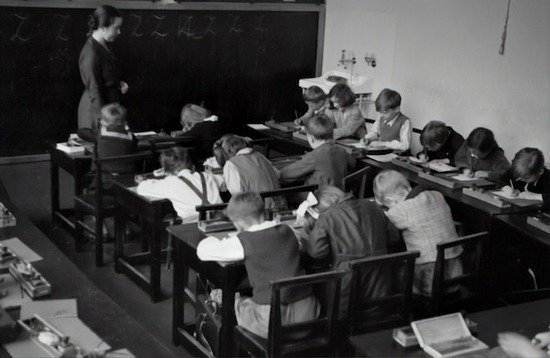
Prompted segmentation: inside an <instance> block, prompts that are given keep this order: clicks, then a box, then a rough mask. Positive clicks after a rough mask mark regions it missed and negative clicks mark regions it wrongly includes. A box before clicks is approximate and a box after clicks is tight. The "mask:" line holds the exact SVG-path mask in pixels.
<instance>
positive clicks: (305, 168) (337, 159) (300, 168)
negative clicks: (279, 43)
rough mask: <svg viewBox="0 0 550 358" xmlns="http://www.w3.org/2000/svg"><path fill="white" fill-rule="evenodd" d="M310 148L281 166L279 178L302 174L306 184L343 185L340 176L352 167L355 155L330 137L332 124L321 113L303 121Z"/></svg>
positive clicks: (294, 176) (284, 178)
mask: <svg viewBox="0 0 550 358" xmlns="http://www.w3.org/2000/svg"><path fill="white" fill-rule="evenodd" d="M305 127H306V133H307V140H308V142H309V145H311V148H313V150H312V151H311V152H309V153H307V154H305V155H304V156H303V157H302V159H300V160H298V161H297V162H295V163H292V164H290V165H288V166H286V167H284V168H283V169H282V170H281V179H282V180H284V181H288V182H292V181H296V180H299V179H303V178H305V181H306V185H311V184H318V185H321V184H328V185H334V186H336V187H338V188H340V189H343V179H344V177H345V176H346V175H348V173H349V171H350V170H352V169H353V168H354V167H355V159H354V158H353V157H352V156H351V155H350V154H348V153H347V152H346V150H345V149H344V148H342V147H341V146H339V145H337V144H335V143H334V141H333V140H332V135H333V130H334V125H333V123H332V121H331V120H330V119H329V118H328V117H327V116H326V115H324V114H319V115H317V116H314V117H312V118H311V119H310V120H309V121H307V123H306V126H305Z"/></svg>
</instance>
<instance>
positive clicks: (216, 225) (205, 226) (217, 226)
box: [198, 219, 237, 234]
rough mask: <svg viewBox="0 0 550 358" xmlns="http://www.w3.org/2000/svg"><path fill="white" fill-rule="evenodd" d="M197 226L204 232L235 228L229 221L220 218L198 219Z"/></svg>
mask: <svg viewBox="0 0 550 358" xmlns="http://www.w3.org/2000/svg"><path fill="white" fill-rule="evenodd" d="M198 228H199V230H200V231H202V232H203V233H205V234H208V233H211V232H220V231H235V230H237V229H236V228H235V225H234V224H233V223H232V222H231V221H229V220H222V219H211V220H200V221H199V222H198Z"/></svg>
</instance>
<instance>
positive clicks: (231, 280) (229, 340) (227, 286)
mask: <svg viewBox="0 0 550 358" xmlns="http://www.w3.org/2000/svg"><path fill="white" fill-rule="evenodd" d="M237 279H238V277H237V274H236V272H235V269H234V268H233V267H225V268H224V270H223V279H222V282H223V285H222V302H223V305H222V312H221V316H222V327H221V332H220V352H219V356H220V357H229V356H232V355H234V354H235V352H234V349H233V346H234V344H235V342H234V340H233V333H234V329H235V325H236V324H237V320H236V319H235V287H236V284H237V282H236V280H237Z"/></svg>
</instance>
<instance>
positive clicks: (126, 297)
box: [0, 162, 191, 357]
mask: <svg viewBox="0 0 550 358" xmlns="http://www.w3.org/2000/svg"><path fill="white" fill-rule="evenodd" d="M49 171H50V163H49V162H38V163H25V164H11V165H1V166H0V179H1V180H2V182H3V183H4V185H5V187H6V189H7V190H8V193H9V195H10V198H11V200H12V201H13V202H14V204H15V205H16V206H17V207H19V209H20V210H21V212H22V213H23V214H25V215H26V216H28V217H29V218H30V220H31V221H32V222H33V223H34V224H35V225H36V226H38V228H39V229H40V230H42V231H43V232H44V233H45V234H46V235H47V236H48V237H49V238H50V240H52V241H53V242H54V243H55V244H56V245H57V246H58V247H59V248H60V249H61V251H63V252H64V253H65V255H67V256H68V257H69V259H70V260H71V261H73V262H74V263H75V264H76V265H77V266H78V267H79V268H80V270H82V271H83V272H84V273H85V274H86V275H87V276H88V277H89V278H90V279H91V280H92V281H93V282H94V284H95V285H97V286H98V287H99V288H100V289H101V290H102V291H103V292H105V293H106V294H107V295H108V296H109V297H110V298H111V299H112V300H114V301H115V302H116V303H117V304H118V305H119V306H120V307H122V308H123V309H124V310H125V311H126V312H127V313H128V314H129V315H131V316H132V317H133V318H134V319H136V320H137V321H138V322H139V323H140V324H141V325H142V326H143V327H144V328H145V329H147V330H148V331H149V332H150V333H151V334H153V335H155V336H156V337H157V338H158V339H159V340H161V341H162V342H163V343H164V345H166V347H168V348H169V349H171V350H172V351H173V352H174V353H175V354H177V355H179V356H182V357H190V356H191V355H190V354H189V353H187V351H185V350H184V349H183V348H180V347H175V346H174V345H173V344H172V332H171V324H172V299H171V294H172V292H171V291H172V271H171V270H166V269H164V267H163V270H162V288H163V294H164V295H165V296H166V297H168V298H166V299H164V300H162V301H161V302H158V303H156V304H153V303H151V301H150V300H149V296H148V295H147V294H146V293H145V292H143V291H141V290H140V289H139V288H138V287H137V286H136V285H134V284H133V283H132V282H131V281H130V280H129V279H128V278H126V277H125V276H123V275H118V274H116V273H115V272H114V268H113V264H112V251H113V245H106V262H107V263H108V264H107V265H106V266H105V267H100V268H97V267H95V265H94V256H93V246H92V244H91V243H90V244H88V245H87V246H86V250H85V252H82V253H77V252H75V250H74V240H73V238H72V236H71V235H69V234H68V233H67V232H65V231H64V230H63V229H61V228H58V227H56V226H55V225H52V224H51V219H50V218H51V216H50V172H49ZM60 180H61V185H60V191H61V198H62V201H61V205H62V206H63V205H66V204H68V203H69V200H68V194H69V193H70V189H71V188H72V181H71V178H70V177H69V176H68V175H66V173H63V172H61V173H60ZM54 289H55V288H54ZM121 334H123V332H121Z"/></svg>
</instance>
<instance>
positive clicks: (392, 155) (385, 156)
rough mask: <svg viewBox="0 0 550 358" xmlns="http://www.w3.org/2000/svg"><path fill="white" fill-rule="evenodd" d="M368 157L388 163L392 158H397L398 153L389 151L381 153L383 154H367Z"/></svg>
mask: <svg viewBox="0 0 550 358" xmlns="http://www.w3.org/2000/svg"><path fill="white" fill-rule="evenodd" d="M367 158H370V159H373V160H376V161H377V162H380V163H388V162H391V161H392V159H395V158H397V154H395V153H388V154H381V155H367Z"/></svg>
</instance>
